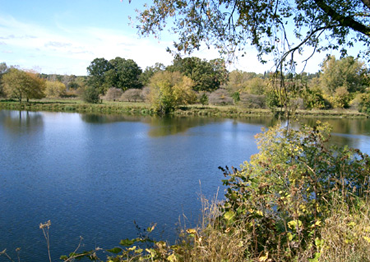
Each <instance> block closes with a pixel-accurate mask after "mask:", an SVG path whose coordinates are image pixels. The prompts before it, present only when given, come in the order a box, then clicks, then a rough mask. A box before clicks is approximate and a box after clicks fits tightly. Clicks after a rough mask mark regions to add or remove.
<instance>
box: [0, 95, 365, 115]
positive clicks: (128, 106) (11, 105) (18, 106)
mask: <svg viewBox="0 0 370 262" xmlns="http://www.w3.org/2000/svg"><path fill="white" fill-rule="evenodd" d="M0 109H8V110H22V111H51V112H76V113H96V114H133V115H153V114H155V113H154V112H153V110H151V108H150V104H148V103H134V102H106V101H103V103H100V104H88V103H84V102H82V101H80V100H72V99H69V100H35V101H30V102H22V103H19V102H17V101H9V100H0ZM279 113H282V112H281V111H278V112H276V113H273V112H272V111H271V110H270V109H252V108H243V107H238V106H212V105H187V106H180V107H179V108H178V109H176V110H175V111H174V112H172V113H171V114H173V115H176V116H212V117H231V118H233V117H260V116H273V115H275V114H279ZM295 114H296V115H297V116H298V117H321V118H323V117H324V118H368V117H369V116H368V115H366V114H364V113H360V112H358V111H355V110H349V109H331V110H297V111H295Z"/></svg>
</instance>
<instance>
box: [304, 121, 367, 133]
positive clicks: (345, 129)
mask: <svg viewBox="0 0 370 262" xmlns="http://www.w3.org/2000/svg"><path fill="white" fill-rule="evenodd" d="M317 120H320V121H321V122H328V123H329V124H330V125H331V126H332V127H333V130H332V132H333V133H340V134H352V135H367V134H369V132H370V121H368V120H367V119H362V118H361V119H360V118H358V119H348V118H335V119H334V118H322V119H320V118H306V119H301V120H300V122H302V123H304V124H307V125H309V126H313V125H314V124H315V123H316V121H317Z"/></svg>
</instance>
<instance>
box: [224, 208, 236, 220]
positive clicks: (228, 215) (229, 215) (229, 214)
mask: <svg viewBox="0 0 370 262" xmlns="http://www.w3.org/2000/svg"><path fill="white" fill-rule="evenodd" d="M234 216H235V213H234V211H232V210H230V211H227V212H226V213H225V214H224V218H225V219H226V220H227V221H230V220H231V219H233V218H234Z"/></svg>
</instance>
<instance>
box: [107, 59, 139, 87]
mask: <svg viewBox="0 0 370 262" xmlns="http://www.w3.org/2000/svg"><path fill="white" fill-rule="evenodd" d="M109 63H110V64H111V65H112V67H113V70H114V72H115V75H116V77H115V78H114V77H112V78H113V79H114V80H113V81H115V82H113V86H114V87H116V88H120V89H122V90H123V91H125V90H127V89H129V88H142V86H143V85H142V83H141V82H140V80H139V78H140V75H141V73H142V70H141V68H140V67H139V66H138V64H137V63H136V62H135V61H134V60H132V59H124V58H121V57H116V58H115V59H112V60H110V61H109Z"/></svg>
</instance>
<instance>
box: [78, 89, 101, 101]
mask: <svg viewBox="0 0 370 262" xmlns="http://www.w3.org/2000/svg"><path fill="white" fill-rule="evenodd" d="M82 99H83V101H85V102H87V103H92V104H97V103H99V100H100V97H99V91H98V90H96V89H95V88H93V87H88V88H86V89H85V90H84V91H83V95H82Z"/></svg>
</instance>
